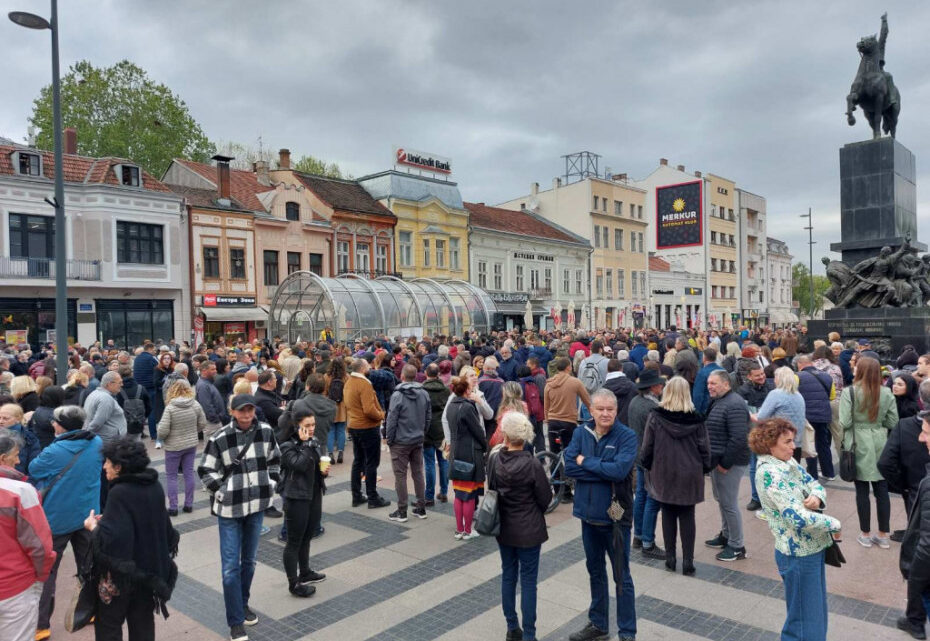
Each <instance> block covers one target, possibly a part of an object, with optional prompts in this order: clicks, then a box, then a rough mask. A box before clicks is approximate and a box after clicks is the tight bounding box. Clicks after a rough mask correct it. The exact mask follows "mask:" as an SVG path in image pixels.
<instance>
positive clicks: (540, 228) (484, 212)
mask: <svg viewBox="0 0 930 641" xmlns="http://www.w3.org/2000/svg"><path fill="white" fill-rule="evenodd" d="M465 209H467V210H468V213H469V224H470V225H471V226H472V227H481V228H482V229H492V230H496V231H504V232H510V233H512V234H521V235H523V236H538V237H540V238H548V239H550V240H559V241H562V242H567V243H583V244H587V241H586V240H584V239H583V238H580V237H578V236H575V235H573V234H570V233H568V232H567V231H564V230H562V229H561V228H560V227H557V226H555V225H553V224H551V223H548V222H546V220H545V219H543V218H541V217H539V216H535V215H533V214H530V213H528V212H525V211H513V210H511V209H501V208H500V207H488V206H487V205H485V204H484V203H465Z"/></svg>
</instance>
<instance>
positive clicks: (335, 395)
mask: <svg viewBox="0 0 930 641" xmlns="http://www.w3.org/2000/svg"><path fill="white" fill-rule="evenodd" d="M344 387H345V381H342V380H332V381H330V383H329V400H331V401H333V402H334V403H341V402H342V390H343V388H344Z"/></svg>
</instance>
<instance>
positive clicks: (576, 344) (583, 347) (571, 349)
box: [568, 341, 591, 358]
mask: <svg viewBox="0 0 930 641" xmlns="http://www.w3.org/2000/svg"><path fill="white" fill-rule="evenodd" d="M578 350H581V351H582V352H584V355H585V358H587V357H588V356H590V355H591V347H590V346H589V345H585V344H584V343H582V342H581V341H575V342H574V343H572V344H571V347H569V348H568V355H569V356H570V357H571V358H575V352H577V351H578Z"/></svg>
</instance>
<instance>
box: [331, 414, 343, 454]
mask: <svg viewBox="0 0 930 641" xmlns="http://www.w3.org/2000/svg"><path fill="white" fill-rule="evenodd" d="M326 445H327V451H328V452H341V451H342V450H344V449H346V422H345V421H339V422H338V423H333V426H332V428H330V430H329V435H328V436H327V437H326Z"/></svg>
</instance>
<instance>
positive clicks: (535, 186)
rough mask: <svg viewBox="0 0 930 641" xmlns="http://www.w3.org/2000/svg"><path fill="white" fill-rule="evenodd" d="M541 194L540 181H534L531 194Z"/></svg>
mask: <svg viewBox="0 0 930 641" xmlns="http://www.w3.org/2000/svg"><path fill="white" fill-rule="evenodd" d="M538 194H539V183H533V184H532V185H530V196H537V195H538Z"/></svg>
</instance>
